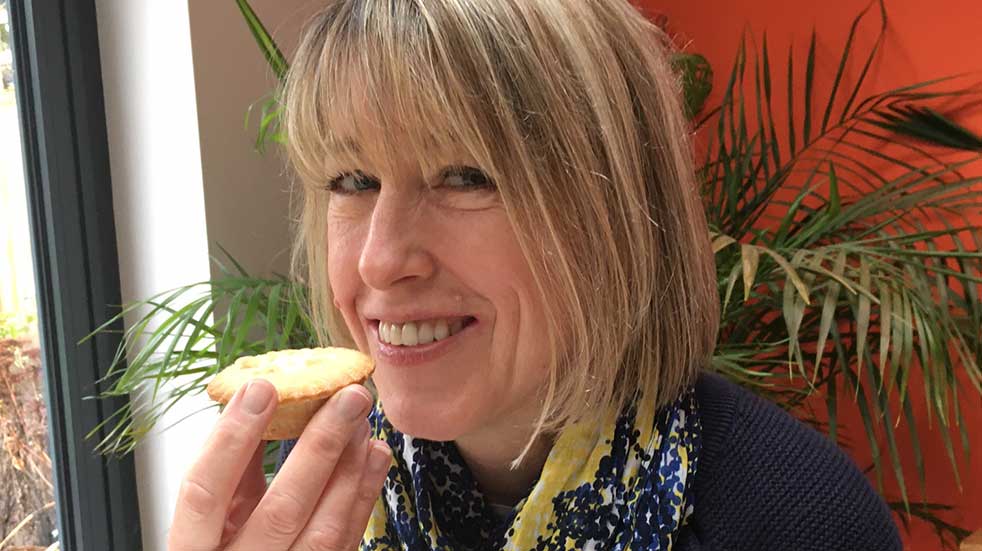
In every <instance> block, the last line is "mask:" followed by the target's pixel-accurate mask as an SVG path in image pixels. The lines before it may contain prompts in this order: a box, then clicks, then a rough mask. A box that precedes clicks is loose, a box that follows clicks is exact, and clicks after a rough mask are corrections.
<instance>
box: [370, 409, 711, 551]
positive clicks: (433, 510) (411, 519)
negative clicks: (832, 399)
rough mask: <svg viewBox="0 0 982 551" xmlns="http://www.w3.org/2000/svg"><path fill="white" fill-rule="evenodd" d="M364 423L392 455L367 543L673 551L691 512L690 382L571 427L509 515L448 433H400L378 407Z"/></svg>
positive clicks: (455, 549)
mask: <svg viewBox="0 0 982 551" xmlns="http://www.w3.org/2000/svg"><path fill="white" fill-rule="evenodd" d="M369 420H370V422H371V425H372V431H373V434H374V437H375V438H379V439H383V440H385V441H386V442H387V443H388V444H389V446H390V447H391V448H392V451H393V461H392V466H391V468H390V470H389V474H388V477H387V479H386V481H385V484H384V486H383V490H382V495H381V497H380V499H379V500H378V501H377V502H376V504H375V509H374V511H373V513H372V517H371V519H370V521H369V523H368V527H367V530H366V533H365V537H364V539H363V540H362V544H361V549H362V551H376V550H377V551H396V550H404V551H430V550H441V551H471V550H473V551H479V550H480V551H485V550H486V551H492V550H494V551H498V550H506V551H531V550H540V551H558V550H572V549H576V550H580V549H604V550H607V549H610V550H615V551H640V550H659V551H668V550H670V549H672V546H673V544H674V543H675V542H676V541H677V538H678V535H679V532H680V530H681V528H682V526H684V525H685V524H686V522H687V520H688V519H689V517H690V516H691V515H692V512H693V507H694V503H693V490H692V480H693V476H694V475H695V473H696V467H697V465H698V457H699V449H700V433H701V424H700V420H699V415H698V407H697V403H696V398H695V393H694V391H693V390H692V389H689V391H687V392H686V393H684V394H682V395H681V396H680V397H679V398H678V399H677V400H676V401H675V402H674V403H672V404H669V405H668V406H666V407H663V408H661V409H660V410H658V411H654V408H653V407H652V406H646V404H645V403H644V401H637V402H635V403H634V404H632V405H631V406H630V407H628V408H627V409H626V411H624V412H623V413H622V414H620V415H616V414H611V415H608V416H607V417H606V418H604V419H600V420H599V421H595V422H593V423H581V424H579V425H574V426H572V427H570V428H568V429H566V430H565V431H564V432H562V433H561V434H559V435H558V437H557V439H556V442H555V444H554V446H553V448H552V450H551V451H550V453H549V456H548V458H547V459H546V463H545V465H544V467H543V470H542V473H541V475H540V476H539V479H538V481H537V482H536V483H535V485H534V487H533V488H532V490H531V492H530V493H529V495H528V496H527V497H526V498H525V499H523V500H522V501H521V502H520V503H518V505H516V506H515V507H514V508H513V509H512V511H511V513H510V514H509V515H508V516H507V517H505V518H501V517H500V516H497V515H495V513H494V512H493V511H492V509H491V507H490V506H489V504H488V503H487V502H486V500H485V498H484V496H483V494H482V493H481V491H480V490H479V489H478V485H477V483H476V481H475V480H474V479H473V477H472V476H471V474H470V472H469V471H468V469H467V465H466V464H465V463H464V460H463V459H462V458H461V456H460V454H459V452H458V451H457V448H456V446H455V445H454V443H453V442H433V441H428V440H423V439H417V438H413V437H411V436H409V435H405V434H402V433H400V432H398V431H396V430H395V429H394V428H393V427H392V425H391V424H390V423H389V422H388V420H387V419H386V418H385V414H384V413H383V411H382V409H381V406H380V405H376V408H375V409H374V410H373V411H372V414H371V417H370V419H369ZM597 422H599V423H601V425H600V427H599V429H600V430H597V429H598V426H597V425H596V424H595V423H597Z"/></svg>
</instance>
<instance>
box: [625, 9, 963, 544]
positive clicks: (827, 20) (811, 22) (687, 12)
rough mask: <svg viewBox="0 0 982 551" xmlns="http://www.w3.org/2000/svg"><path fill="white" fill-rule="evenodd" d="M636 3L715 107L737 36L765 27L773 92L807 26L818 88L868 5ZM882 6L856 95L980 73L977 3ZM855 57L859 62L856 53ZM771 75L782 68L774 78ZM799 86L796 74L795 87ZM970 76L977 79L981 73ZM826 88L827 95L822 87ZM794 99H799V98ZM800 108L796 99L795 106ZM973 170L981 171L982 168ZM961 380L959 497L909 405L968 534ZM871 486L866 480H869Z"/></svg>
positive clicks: (910, 540) (910, 537)
mask: <svg viewBox="0 0 982 551" xmlns="http://www.w3.org/2000/svg"><path fill="white" fill-rule="evenodd" d="M635 4H636V5H638V6H639V7H641V8H642V9H643V10H644V11H645V12H646V13H649V14H651V15H656V14H664V15H665V16H667V17H668V26H669V29H670V31H671V32H672V33H673V35H674V36H675V37H676V39H677V41H679V43H680V44H688V47H687V49H688V50H689V51H693V52H698V53H701V54H703V55H705V56H706V57H707V58H708V59H709V62H710V63H711V64H712V66H713V68H714V70H715V71H716V78H715V82H714V85H715V91H714V94H713V96H712V98H711V99H710V103H709V104H710V105H714V104H716V103H718V101H719V98H720V95H719V93H720V90H721V89H722V88H723V87H724V86H725V84H726V78H727V77H728V76H729V71H730V68H731V66H732V63H733V59H734V56H735V55H736V47H737V45H738V44H739V41H740V38H741V34H742V33H743V31H744V30H749V31H751V32H752V34H753V35H754V36H756V38H757V40H758V41H759V40H760V39H761V38H762V36H763V32H764V31H765V30H766V31H767V35H768V48H769V51H770V55H771V63H772V70H774V71H775V78H777V75H778V74H780V75H781V77H780V78H781V79H782V80H781V81H780V82H781V83H782V84H781V86H778V88H781V87H782V86H786V84H784V82H785V81H784V80H783V79H784V78H786V76H785V75H784V71H785V70H786V64H787V52H788V48H789V46H790V45H791V44H792V43H793V45H794V49H795V52H796V54H797V55H796V58H795V67H796V71H798V73H799V77H803V68H804V66H805V63H804V60H805V53H806V51H807V48H808V41H809V39H810V33H811V30H812V29H813V28H815V29H816V30H817V32H818V40H817V48H816V52H817V59H816V81H817V82H821V80H820V79H823V78H824V81H825V82H830V81H831V78H832V76H833V75H834V74H835V70H836V66H837V64H838V61H839V55H840V54H841V48H842V45H843V44H844V42H845V38H846V35H847V33H848V30H849V25H850V23H851V22H852V19H853V18H854V17H855V16H856V15H857V14H858V13H859V12H860V11H861V10H862V9H863V8H864V7H866V6H867V5H868V0H827V1H825V2H804V1H801V0H798V1H792V2H788V1H787V0H726V1H719V2H708V1H702V2H697V1H692V0H635ZM886 7H887V13H888V18H889V29H888V31H887V36H886V40H885V43H884V45H883V48H882V50H881V54H880V55H879V57H878V59H877V61H876V63H875V64H874V66H873V69H872V71H871V73H870V75H869V76H868V77H867V83H866V86H865V87H864V88H863V93H861V94H860V97H864V96H866V95H869V94H871V93H875V92H879V91H885V90H889V89H891V88H895V87H898V86H901V85H905V84H911V83H914V82H918V81H923V80H929V79H933V78H936V77H941V76H947V75H951V74H955V73H962V72H966V71H979V70H982V33H980V32H979V28H980V27H982V1H980V0H940V1H938V2H930V3H929V2H925V1H923V0H887V1H886ZM876 10H877V8H876V6H874V7H873V13H871V15H873V16H874V17H871V18H868V19H867V23H866V24H864V25H862V26H861V27H860V33H859V36H858V37H857V39H856V43H855V47H856V48H860V49H862V51H864V52H865V51H867V50H868V48H869V47H870V46H871V45H872V43H873V40H874V38H875V36H876V31H877V28H878V14H877V13H876ZM858 59H864V58H860V57H857V60H858ZM854 65H855V67H853V70H852V75H856V74H857V73H858V69H859V68H860V66H859V62H858V61H857V63H855V64H854ZM778 70H780V71H781V72H780V73H777V71H778ZM803 80H804V79H803V78H800V81H803ZM975 80H976V81H979V80H982V73H980V74H979V75H978V76H977V78H976V79H975ZM824 88H825V90H827V88H828V87H827V86H825V87H824ZM817 90H818V93H817V94H816V97H818V98H821V97H823V94H824V92H823V91H822V90H823V87H822V86H818V87H817ZM779 97H780V98H781V99H778V98H775V104H776V105H780V103H778V102H781V101H786V99H784V98H783V97H781V96H779ZM800 97H801V96H800V95H799V96H798V98H800ZM822 105H824V104H822ZM800 107H801V102H800V101H799V103H798V105H797V107H796V108H798V109H800ZM959 122H961V123H962V124H964V125H966V126H968V127H969V128H971V129H972V130H974V131H975V132H976V133H982V110H976V111H973V112H972V113H968V114H967V115H964V116H962V117H961V118H960V119H959ZM779 128H780V126H779ZM976 170H977V171H978V173H980V174H982V167H979V168H978V169H976ZM972 222H973V223H974V225H976V226H982V213H977V214H976V215H975V216H974V218H973V219H972ZM917 382H918V381H917V380H916V378H914V379H912V386H914V385H916V384H917ZM962 382H963V386H962V388H964V389H965V390H966V392H964V393H963V394H962V396H963V405H962V407H963V413H964V415H965V420H966V423H967V426H968V432H969V434H970V448H971V450H972V452H973V453H972V455H971V459H970V460H965V459H964V457H963V456H962V454H961V453H960V452H961V449H960V446H959V445H958V437H957V436H955V437H954V441H955V450H956V452H958V455H959V460H960V463H959V470H960V472H961V476H962V491H961V492H960V491H959V490H958V488H957V486H956V484H955V481H954V477H953V475H951V473H950V471H951V468H950V466H949V462H948V459H947V456H946V455H945V452H944V449H943V446H942V444H941V438H940V436H939V434H938V432H937V430H936V429H937V420H936V419H935V421H934V428H935V430H934V431H931V430H928V425H927V419H926V415H925V413H924V409H925V408H924V401H923V398H922V395H921V396H915V397H914V398H915V399H914V401H913V403H914V405H915V407H914V409H915V415H917V417H918V419H919V422H918V428H919V430H920V440H921V446H922V450H923V452H924V461H925V470H926V472H927V481H928V484H927V493H926V499H927V500H928V501H932V502H942V503H947V504H950V505H953V506H955V508H956V509H955V511H952V512H950V513H949V514H946V515H944V517H943V518H945V520H947V521H949V522H953V523H955V524H958V525H960V526H962V527H965V528H968V529H971V530H973V531H974V530H980V529H982V398H980V397H979V396H978V394H977V393H974V392H972V391H971V390H970V388H969V387H968V383H967V381H966V380H965V378H964V377H962ZM850 400H851V395H849V394H843V395H842V396H841V397H840V400H839V403H840V404H842V406H841V407H843V408H848V407H849V405H850V404H851V402H850ZM845 413H846V412H845V411H843V414H845ZM842 422H844V423H846V424H847V425H848V426H849V427H854V428H855V429H856V430H847V435H848V436H849V437H850V438H851V441H852V442H854V443H856V444H857V445H856V446H855V447H854V448H853V449H851V450H850V454H851V455H852V456H853V458H854V459H855V460H856V462H857V464H859V465H861V466H864V467H865V466H867V465H870V464H871V460H870V452H869V449H868V445H863V443H864V442H865V436H864V434H863V432H862V430H861V425H860V423H859V418H858V416H856V415H844V417H843V419H842ZM896 433H897V436H898V445H899V446H901V449H902V451H901V454H902V455H904V456H905V457H904V461H903V464H904V473H905V478H906V479H907V487H908V493H909V494H910V496H911V498H912V499H914V500H917V499H920V498H921V493H920V489H919V484H918V482H917V474H916V470H915V468H914V462H913V458H912V455H911V454H910V453H909V451H908V452H907V453H904V451H903V450H904V449H907V450H909V446H908V444H909V442H910V438H909V436H908V434H907V431H906V428H905V427H900V428H899V429H898V430H897V431H896ZM880 444H881V450H883V454H884V463H883V464H884V465H885V467H886V470H887V471H889V470H890V468H889V459H887V458H886V451H885V450H886V448H885V446H884V444H885V441H884V440H883V438H882V436H881V438H880ZM870 480H871V481H873V480H874V478H873V477H872V475H871V477H870ZM885 482H886V492H887V494H888V495H890V496H899V493H898V492H897V489H896V484H895V483H894V481H893V480H892V476H890V475H886V476H885ZM775 514H777V512H775ZM901 533H902V535H903V536H904V541H905V549H909V550H915V551H920V550H924V551H927V550H935V549H939V548H940V546H939V543H938V539H937V537H936V536H935V535H934V533H933V529H932V528H931V527H930V526H929V525H927V524H925V523H923V522H918V521H916V520H915V521H913V523H912V524H911V531H910V533H909V534H907V533H905V532H904V531H903V530H901Z"/></svg>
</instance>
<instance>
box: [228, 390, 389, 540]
mask: <svg viewBox="0 0 982 551" xmlns="http://www.w3.org/2000/svg"><path fill="white" fill-rule="evenodd" d="M371 405H372V399H371V395H370V394H369V393H368V390H367V389H365V387H363V386H361V385H350V386H348V387H346V388H345V389H343V390H341V391H340V392H338V393H336V394H335V395H334V396H332V397H331V399H330V400H328V401H327V404H325V405H324V407H322V408H320V410H318V412H317V413H316V414H314V417H313V419H311V420H310V423H308V424H307V427H306V428H305V429H304V431H303V434H301V435H300V439H299V440H298V441H297V445H296V447H295V448H293V451H291V452H290V456H289V457H288V458H287V460H286V462H285V463H284V464H283V467H282V468H281V469H280V471H279V472H278V473H277V474H276V478H275V479H274V480H273V482H272V483H271V484H270V486H269V489H268V490H266V494H265V495H264V496H263V498H262V500H260V502H259V505H258V506H257V507H256V510H255V511H254V512H253V514H252V516H251V517H250V518H249V520H248V521H247V522H246V524H245V526H243V527H242V529H241V530H240V531H239V533H238V534H237V535H236V537H235V539H234V540H233V542H232V546H231V548H233V549H286V548H288V547H290V544H291V543H293V541H294V540H295V539H296V537H297V535H298V534H299V533H300V531H301V530H302V529H303V527H304V526H306V524H307V520H308V519H309V518H310V514H311V513H312V512H313V510H314V506H315V505H316V504H317V502H318V501H319V500H320V497H321V493H322V492H323V491H324V487H325V486H326V485H327V481H328V480H329V479H330V478H331V475H332V473H333V472H334V469H335V466H336V465H337V463H338V460H339V459H340V458H341V454H342V453H343V452H344V449H345V447H346V446H347V445H348V441H349V440H350V438H351V435H352V433H353V432H354V430H355V429H356V428H358V427H359V426H360V425H359V423H362V422H364V419H365V417H366V416H367V415H368V410H369V408H371ZM243 542H245V543H243ZM237 544H238V546H237Z"/></svg>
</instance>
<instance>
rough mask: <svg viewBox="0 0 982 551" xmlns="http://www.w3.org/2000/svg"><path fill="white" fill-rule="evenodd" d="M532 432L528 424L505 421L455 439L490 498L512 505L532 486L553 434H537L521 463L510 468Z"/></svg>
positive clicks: (549, 448)
mask: <svg viewBox="0 0 982 551" xmlns="http://www.w3.org/2000/svg"><path fill="white" fill-rule="evenodd" d="M531 436H532V428H531V427H530V426H526V425H518V424H514V423H507V422H505V423H501V424H500V425H499V426H495V427H489V428H487V429H485V430H482V431H480V432H478V433H472V434H468V435H466V436H462V437H460V438H458V439H457V440H455V441H454V443H455V444H456V445H457V449H458V450H459V451H460V454H461V456H462V457H463V458H464V461H466V462H467V466H468V468H469V469H470V471H471V474H472V475H473V476H474V478H475V479H476V480H477V484H478V486H479V487H480V488H481V491H482V492H483V493H484V496H485V497H486V498H487V500H488V501H489V502H491V503H495V504H500V505H515V504H517V503H518V502H519V501H521V500H522V498H524V497H525V496H527V495H528V493H529V490H531V489H532V485H533V484H534V482H535V481H536V479H538V477H539V474H540V473H541V472H542V466H543V465H545V462H546V458H547V457H548V456H549V451H550V450H551V449H552V444H553V438H551V437H549V436H547V435H539V436H538V437H536V440H535V442H533V444H532V447H531V448H530V449H529V452H528V453H527V454H526V455H525V458H524V459H523V460H522V463H521V464H520V465H519V466H518V467H517V468H515V469H512V468H511V463H512V461H513V460H514V459H515V458H517V457H518V455H519V454H520V453H522V450H523V449H524V448H525V445H526V443H528V439H529V437H531Z"/></svg>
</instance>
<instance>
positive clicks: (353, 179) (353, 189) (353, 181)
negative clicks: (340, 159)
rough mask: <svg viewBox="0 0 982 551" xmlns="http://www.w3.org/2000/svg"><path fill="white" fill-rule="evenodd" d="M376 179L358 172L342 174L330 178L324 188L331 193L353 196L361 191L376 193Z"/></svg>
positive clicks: (377, 182) (377, 184) (377, 183)
mask: <svg viewBox="0 0 982 551" xmlns="http://www.w3.org/2000/svg"><path fill="white" fill-rule="evenodd" d="M379 185H380V184H379V181H378V178H375V177H374V176H369V175H367V174H365V173H364V172H362V171H360V170H355V171H353V172H342V173H341V174H338V175H337V176H335V177H333V178H331V179H330V180H329V181H328V182H327V185H326V186H325V187H326V188H327V190H328V191H330V192H332V193H340V194H342V195H353V194H355V193H359V192H362V191H376V190H378V188H379Z"/></svg>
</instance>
